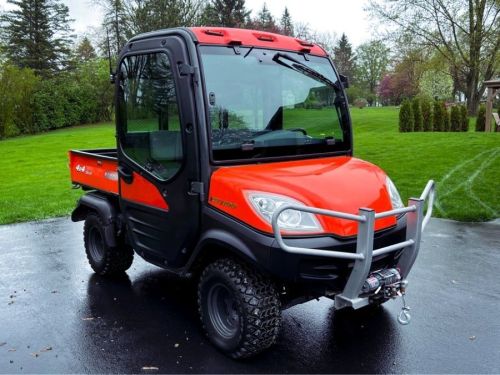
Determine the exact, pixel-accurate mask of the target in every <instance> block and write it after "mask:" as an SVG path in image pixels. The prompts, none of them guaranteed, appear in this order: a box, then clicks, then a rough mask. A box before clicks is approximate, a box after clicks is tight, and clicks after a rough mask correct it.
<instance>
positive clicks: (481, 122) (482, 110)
mask: <svg viewBox="0 0 500 375" xmlns="http://www.w3.org/2000/svg"><path fill="white" fill-rule="evenodd" d="M485 128H486V107H485V106H484V104H481V105H480V106H479V111H478V112H477V118H476V131H477V132H484V130H485Z"/></svg>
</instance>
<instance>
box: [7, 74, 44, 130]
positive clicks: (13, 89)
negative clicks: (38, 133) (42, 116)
mask: <svg viewBox="0 0 500 375" xmlns="http://www.w3.org/2000/svg"><path fill="white" fill-rule="evenodd" d="M38 80H39V79H38V78H37V77H36V76H35V73H34V72H33V70H31V69H28V68H18V67H15V66H12V65H8V64H7V65H4V66H3V67H0V88H1V89H0V139H1V138H6V137H12V136H15V135H18V134H20V133H29V132H30V130H31V128H32V127H33V120H32V117H31V99H32V94H33V91H34V89H35V87H36V85H37V83H38Z"/></svg>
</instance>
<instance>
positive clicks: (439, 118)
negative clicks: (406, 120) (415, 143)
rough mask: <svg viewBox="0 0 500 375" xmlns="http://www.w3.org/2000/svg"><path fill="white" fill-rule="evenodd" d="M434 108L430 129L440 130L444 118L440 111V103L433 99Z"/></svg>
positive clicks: (442, 126) (441, 129)
mask: <svg viewBox="0 0 500 375" xmlns="http://www.w3.org/2000/svg"><path fill="white" fill-rule="evenodd" d="M433 109H434V111H433V112H434V116H433V123H432V130H434V131H435V132H441V131H443V129H444V118H443V111H442V105H441V102H440V101H439V100H435V101H434V105H433Z"/></svg>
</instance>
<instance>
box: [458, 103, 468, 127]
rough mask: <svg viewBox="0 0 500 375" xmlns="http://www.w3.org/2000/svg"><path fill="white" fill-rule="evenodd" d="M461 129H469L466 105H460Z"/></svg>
mask: <svg viewBox="0 0 500 375" xmlns="http://www.w3.org/2000/svg"><path fill="white" fill-rule="evenodd" d="M460 131H463V132H468V131H469V116H468V115H467V107H466V106H465V105H461V106H460Z"/></svg>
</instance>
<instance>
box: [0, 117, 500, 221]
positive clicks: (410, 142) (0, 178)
mask: <svg viewBox="0 0 500 375" xmlns="http://www.w3.org/2000/svg"><path fill="white" fill-rule="evenodd" d="M352 118H353V124H354V137H355V138H354V145H355V155H356V156H357V157H360V158H362V159H365V160H368V161H371V162H373V163H374V164H377V165H379V166H380V167H382V168H383V169H384V170H385V171H386V172H387V173H388V174H389V175H390V176H391V178H392V179H393V180H394V182H395V183H396V185H397V186H398V188H399V190H400V192H401V195H402V196H403V199H405V200H406V199H407V198H408V197H410V196H416V195H419V194H420V192H421V190H422V189H423V187H424V185H425V183H426V182H427V180H428V179H431V178H432V179H434V180H436V182H438V201H437V204H436V209H435V216H440V217H446V218H451V219H457V220H467V221H483V220H489V219H493V218H498V217H500V191H499V190H498V188H499V186H500V184H499V177H498V176H500V133H496V134H484V133H475V132H473V131H471V132H469V133H399V132H398V130H397V118H398V110H397V109H396V108H365V109H361V110H360V109H353V110H352ZM471 127H473V124H472V123H471ZM114 143H115V138H114V128H113V126H112V125H111V124H98V125H90V126H79V127H74V128H70V129H62V130H56V131H52V132H50V133H45V134H40V135H35V136H25V137H18V138H14V139H9V140H4V141H0V155H1V158H2V160H1V161H0V224H5V223H12V222H18V221H25V220H34V219H42V218H47V217H53V216H61V215H67V214H69V213H70V212H71V209H72V208H73V207H74V205H75V202H76V200H77V198H78V196H79V195H80V194H81V191H80V190H72V189H71V183H70V181H69V171H68V166H67V165H68V159H67V151H68V150H69V149H72V148H98V147H112V146H114Z"/></svg>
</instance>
